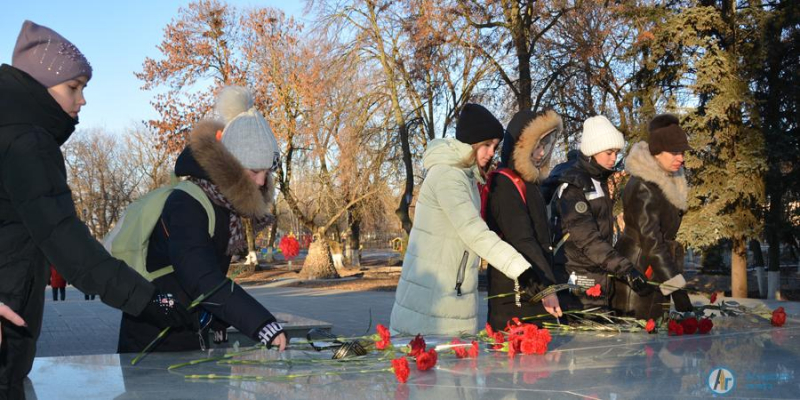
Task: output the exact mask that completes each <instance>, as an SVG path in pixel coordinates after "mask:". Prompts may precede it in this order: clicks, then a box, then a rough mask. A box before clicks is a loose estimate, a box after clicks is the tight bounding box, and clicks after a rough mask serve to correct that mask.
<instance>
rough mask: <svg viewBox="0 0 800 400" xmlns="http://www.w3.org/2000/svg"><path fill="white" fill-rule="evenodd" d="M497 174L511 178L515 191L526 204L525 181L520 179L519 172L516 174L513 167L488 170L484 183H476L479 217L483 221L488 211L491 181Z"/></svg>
mask: <svg viewBox="0 0 800 400" xmlns="http://www.w3.org/2000/svg"><path fill="white" fill-rule="evenodd" d="M497 174H502V175H504V176H505V177H506V178H508V179H511V182H513V183H514V186H515V187H516V188H517V192H519V196H520V197H522V202H523V203H524V204H526V205H527V204H528V199H527V196H526V188H525V181H524V180H522V178H521V177H520V176H519V174H517V173H516V172H514V170H513V169H510V168H500V169H496V170H494V171H492V172H490V173H489V175H488V176H487V177H486V183H484V184H483V185H481V184H478V192H479V193H480V195H481V218H483V220H484V221H485V220H486V215H487V213H488V212H489V211H488V208H489V207H488V206H489V188H490V187H491V186H492V181H493V180H494V177H495V176H496V175H497Z"/></svg>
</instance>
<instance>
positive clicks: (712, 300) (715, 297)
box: [711, 292, 717, 304]
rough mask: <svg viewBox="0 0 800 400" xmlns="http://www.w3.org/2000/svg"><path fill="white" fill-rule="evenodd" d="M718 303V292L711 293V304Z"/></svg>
mask: <svg viewBox="0 0 800 400" xmlns="http://www.w3.org/2000/svg"><path fill="white" fill-rule="evenodd" d="M715 301H717V292H714V293H711V304H714V302H715Z"/></svg>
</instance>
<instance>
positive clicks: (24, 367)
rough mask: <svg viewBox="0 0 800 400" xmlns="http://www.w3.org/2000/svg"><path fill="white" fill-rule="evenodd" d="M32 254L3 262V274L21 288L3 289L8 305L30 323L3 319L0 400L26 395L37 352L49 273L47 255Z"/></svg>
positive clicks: (0, 345)
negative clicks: (25, 385)
mask: <svg viewBox="0 0 800 400" xmlns="http://www.w3.org/2000/svg"><path fill="white" fill-rule="evenodd" d="M31 253H35V254H33V255H32V256H31V257H26V258H25V259H18V260H16V261H14V262H13V264H11V263H10V264H6V265H4V266H3V273H4V274H6V273H7V274H8V275H6V276H5V277H4V279H6V278H10V279H15V280H17V281H18V282H17V284H18V285H20V286H19V287H21V288H24V290H23V291H21V292H16V293H13V294H12V293H0V295H2V298H0V299H2V300H3V301H4V302H5V303H6V304H7V305H9V307H11V308H12V309H14V311H16V312H17V313H18V314H19V315H20V316H21V317H22V318H23V319H24V320H25V322H27V324H28V326H27V327H18V326H15V325H14V324H11V323H8V322H4V323H3V324H2V325H3V327H2V329H3V342H2V344H0V400H6V399H13V400H17V399H24V398H25V389H24V385H23V383H24V381H25V377H27V376H28V373H29V372H30V371H31V367H32V366H33V359H34V357H35V356H36V340H37V339H38V338H39V333H40V332H41V329H42V314H43V313H44V290H45V286H47V276H48V275H49V273H50V269H49V268H48V266H47V264H46V262H45V258H44V256H43V255H42V254H41V253H39V252H38V251H31V252H29V254H31Z"/></svg>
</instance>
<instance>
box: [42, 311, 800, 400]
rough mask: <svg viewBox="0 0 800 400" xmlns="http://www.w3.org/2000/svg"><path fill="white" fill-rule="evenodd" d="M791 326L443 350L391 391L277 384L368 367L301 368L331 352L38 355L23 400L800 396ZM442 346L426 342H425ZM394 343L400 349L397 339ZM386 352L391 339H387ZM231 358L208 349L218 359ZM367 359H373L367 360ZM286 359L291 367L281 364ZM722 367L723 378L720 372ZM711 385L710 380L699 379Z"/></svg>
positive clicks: (381, 383)
mask: <svg viewBox="0 0 800 400" xmlns="http://www.w3.org/2000/svg"><path fill="white" fill-rule="evenodd" d="M799 339H800V325H798V324H797V321H796V320H791V321H789V322H787V324H786V325H785V326H784V327H782V328H774V327H772V326H770V325H769V323H768V322H766V321H764V320H758V321H756V320H751V319H749V318H746V317H738V318H721V319H715V327H714V329H713V330H712V332H711V333H710V334H708V335H686V336H680V337H672V336H667V335H666V334H665V333H661V334H656V335H650V334H646V333H644V332H642V333H611V334H609V333H603V334H600V333H596V332H581V333H565V334H561V333H555V332H554V333H553V341H552V343H550V346H549V349H550V351H549V352H548V353H547V354H546V355H543V356H538V355H530V356H524V355H522V356H520V355H518V356H516V357H515V358H513V359H510V358H509V357H508V356H507V355H506V354H504V353H496V352H482V353H481V355H480V357H479V358H478V359H477V360H469V359H464V360H459V359H456V358H455V357H454V356H453V355H452V353H450V354H448V353H444V352H443V353H442V354H441V356H440V359H439V363H438V364H437V366H436V368H435V369H434V370H431V371H426V372H419V371H416V370H414V367H413V365H412V372H411V376H410V379H409V381H408V383H406V384H398V383H397V381H396V379H395V377H394V376H393V375H392V374H391V373H390V372H373V373H353V372H351V373H345V374H342V375H328V376H313V377H303V378H297V379H293V380H277V379H278V378H279V377H280V376H285V375H287V374H304V373H309V372H320V371H353V370H361V369H368V370H374V369H379V368H385V367H388V366H389V365H388V361H387V362H382V363H381V362H379V361H377V360H375V361H372V362H370V363H367V364H358V363H348V364H342V365H328V364H326V365H321V364H316V365H314V366H309V365H308V364H307V363H304V362H303V361H302V360H305V359H308V358H324V359H329V358H330V354H331V352H330V351H327V352H324V353H317V352H314V351H313V350H303V349H295V350H290V351H287V352H286V353H283V354H279V353H277V352H275V351H271V350H256V351H254V352H251V353H248V354H246V355H243V356H238V357H236V359H248V360H261V361H263V360H279V359H284V360H285V361H282V362H274V363H272V364H270V365H266V366H264V365H255V366H251V365H221V364H217V363H205V364H199V365H193V366H189V367H185V368H182V369H178V370H173V371H168V370H167V366H169V365H172V364H176V363H180V362H187V361H190V360H194V359H199V358H203V357H204V356H206V353H202V352H194V353H158V354H151V355H150V356H148V357H147V358H146V359H144V360H143V361H142V362H141V363H140V364H139V365H137V366H135V367H134V366H131V365H130V360H131V359H132V358H133V355H97V356H74V357H51V358H38V359H36V361H35V364H34V368H33V371H32V372H31V374H30V379H31V382H30V383H31V384H30V385H29V386H28V388H27V389H28V397H29V398H30V399H35V398H39V399H82V400H84V399H95V398H99V399H111V398H116V399H219V398H227V399H261V398H265V399H271V398H277V399H303V398H317V399H318V398H322V399H326V400H329V399H351V398H366V399H385V398H395V399H406V398H411V399H416V398H425V399H440V400H444V399H455V398H467V399H473V398H474V399H483V398H485V399H517V398H520V399H528V398H600V399H633V398H673V397H677V398H694V397H701V398H705V397H712V396H715V392H714V391H713V390H712V385H710V384H709V380H711V382H712V383H715V384H716V390H717V391H720V392H721V391H724V390H726V389H730V390H729V391H728V392H727V393H726V394H719V395H716V396H720V397H724V398H798V397H800V379H798V372H797V370H798V368H800V340H799ZM446 340H449V338H447V339H445V338H428V341H429V343H433V344H435V343H436V342H443V341H446ZM396 342H398V343H403V342H401V341H400V340H396ZM396 344H397V343H396ZM225 351H230V350H220V349H217V350H213V351H212V356H219V355H222V354H224V353H225ZM373 357H374V356H373ZM289 361H294V362H293V363H290V362H289ZM718 368H725V369H726V370H727V371H729V373H722V374H720V373H719V369H718ZM211 373H214V374H220V375H230V374H235V375H254V376H262V377H264V379H265V380H266V381H228V380H218V381H209V380H192V379H186V378H185V377H184V376H185V375H191V374H211ZM709 377H711V379H709Z"/></svg>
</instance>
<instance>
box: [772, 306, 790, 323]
mask: <svg viewBox="0 0 800 400" xmlns="http://www.w3.org/2000/svg"><path fill="white" fill-rule="evenodd" d="M770 322H771V323H772V326H783V324H785V323H786V311H785V310H784V309H783V307H778V308H776V309H775V311H773V312H772V320H771V321H770Z"/></svg>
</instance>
